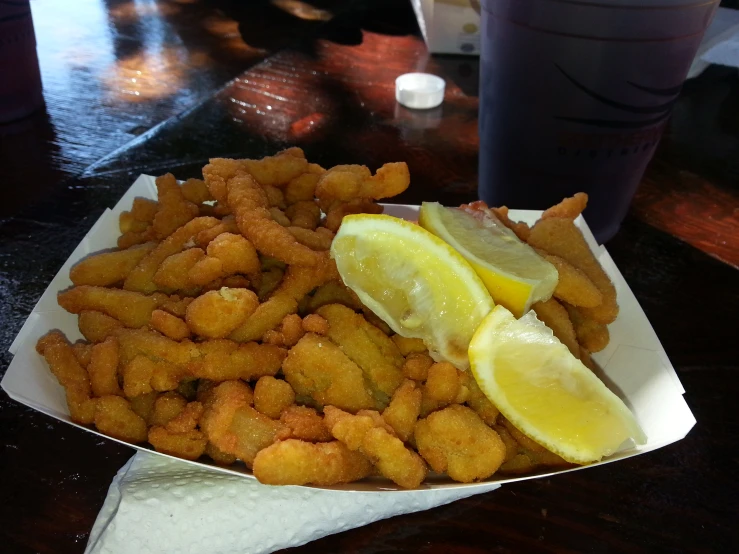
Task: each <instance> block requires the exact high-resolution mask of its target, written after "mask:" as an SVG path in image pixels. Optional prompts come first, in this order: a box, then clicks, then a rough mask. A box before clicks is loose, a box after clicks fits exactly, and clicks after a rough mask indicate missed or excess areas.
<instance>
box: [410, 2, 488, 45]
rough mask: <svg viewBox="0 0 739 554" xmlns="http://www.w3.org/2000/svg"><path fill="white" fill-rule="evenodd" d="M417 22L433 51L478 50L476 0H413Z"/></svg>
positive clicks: (477, 9) (477, 4)
mask: <svg viewBox="0 0 739 554" xmlns="http://www.w3.org/2000/svg"><path fill="white" fill-rule="evenodd" d="M412 4H413V10H414V11H415V12H416V18H417V19H418V26H419V27H420V28H421V33H422V34H423V38H424V40H425V41H426V45H427V46H428V49H429V52H431V53H433V54H468V55H473V56H477V55H479V54H480V2H479V0H412Z"/></svg>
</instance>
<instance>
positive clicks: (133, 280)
mask: <svg viewBox="0 0 739 554" xmlns="http://www.w3.org/2000/svg"><path fill="white" fill-rule="evenodd" d="M219 223H220V221H219V220H218V219H216V218H214V217H196V218H195V219H192V220H190V221H188V222H187V223H185V224H184V225H183V226H182V227H180V228H179V229H177V230H176V231H174V232H173V233H172V234H171V235H169V236H168V237H167V238H166V239H164V240H163V241H162V242H161V243H160V244H159V245H158V246H157V247H156V248H155V249H154V250H152V251H151V252H150V253H149V254H148V255H147V256H146V257H144V258H143V259H142V260H141V261H140V262H139V264H138V265H137V266H136V267H135V268H134V270H133V271H131V273H129V275H128V277H126V280H125V282H124V283H123V288H124V289H126V290H130V291H136V292H143V293H147V294H151V293H152V292H154V291H156V290H157V285H156V283H154V275H155V274H156V272H157V269H159V266H160V265H161V264H162V262H164V260H166V259H167V258H168V257H169V256H171V255H173V254H177V253H178V252H181V251H182V250H184V249H185V248H186V245H188V244H191V243H193V241H194V239H195V237H196V236H197V234H198V233H200V232H201V231H203V230H205V229H210V228H211V227H215V226H216V225H218V224H219Z"/></svg>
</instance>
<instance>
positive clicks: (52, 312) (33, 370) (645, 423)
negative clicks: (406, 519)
mask: <svg viewBox="0 0 739 554" xmlns="http://www.w3.org/2000/svg"><path fill="white" fill-rule="evenodd" d="M137 196H143V197H146V198H156V188H155V185H154V178H153V177H150V176H148V175H142V176H140V177H139V178H138V179H137V180H136V182H135V183H134V184H133V185H132V186H131V188H130V189H129V190H128V191H127V192H126V194H125V195H124V196H123V198H121V200H120V201H119V202H118V204H116V206H115V207H114V208H113V209H112V210H106V211H105V213H103V215H102V216H100V219H99V220H98V221H97V222H96V223H95V225H93V227H92V229H91V230H90V232H89V233H88V234H87V235H86V236H85V238H84V239H83V240H82V242H81V243H80V244H79V246H78V247H77V248H76V249H75V251H74V252H73V253H72V255H71V256H70V257H69V259H68V260H67V261H66V263H65V264H64V266H62V268H61V269H60V270H59V273H58V274H57V275H56V277H54V279H53V280H52V282H51V284H50V285H49V287H48V288H47V289H46V291H45V292H44V294H43V295H42V296H41V299H40V300H39V301H38V304H36V307H35V308H34V309H33V311H32V312H31V315H30V316H29V317H28V320H26V323H25V324H24V325H23V328H22V329H21V331H20V332H19V333H18V336H17V337H16V338H15V340H14V341H13V344H12V345H11V346H10V352H11V353H12V354H13V355H14V357H13V361H12V362H11V363H10V366H9V367H8V370H7V372H6V373H5V377H4V378H3V380H2V387H3V389H4V390H5V392H7V393H8V395H9V396H10V397H11V398H13V399H15V400H17V401H18V402H21V403H22V404H25V405H26V406H30V407H31V408H34V409H36V410H39V411H41V412H43V413H45V414H48V415H50V416H52V417H55V418H57V419H59V420H61V421H66V422H67V423H69V424H71V425H75V426H77V427H79V428H80V429H84V430H86V431H89V432H91V433H96V434H98V435H100V436H103V437H105V435H102V434H100V433H97V431H94V430H92V429H89V428H87V427H83V426H80V425H77V424H75V423H72V421H71V420H70V418H69V412H68V410H67V404H66V400H65V396H64V390H63V389H62V387H61V386H60V385H59V383H58V382H57V381H56V378H55V377H54V376H53V375H52V374H51V372H50V371H49V369H48V367H47V365H46V362H45V361H44V359H43V358H42V357H41V356H40V355H39V354H37V353H36V350H35V345H36V341H37V340H38V339H39V338H40V337H41V336H43V335H45V334H46V333H48V332H49V331H50V330H52V329H60V330H61V331H63V332H64V333H65V334H66V335H67V337H68V338H69V339H70V340H71V341H73V342H74V341H75V340H77V339H79V338H81V335H80V333H79V330H78V328H77V316H76V315H73V314H69V313H67V312H65V311H64V310H62V309H61V308H60V307H59V306H58V305H57V302H56V296H57V293H58V292H59V291H61V290H64V289H66V288H68V287H69V286H71V284H72V283H71V281H70V280H69V269H70V268H71V267H72V266H73V265H74V264H75V263H76V262H77V261H78V260H80V259H81V258H83V257H85V256H87V255H88V254H90V253H92V252H96V251H98V250H103V249H106V248H114V247H115V245H116V240H117V237H118V235H119V231H118V216H119V215H120V213H121V212H122V211H125V210H128V209H130V207H131V204H132V202H133V199H134V198H135V197H137ZM385 213H387V214H389V215H394V216H397V217H403V218H406V219H411V220H415V219H416V218H417V214H418V207H417V206H404V205H393V204H388V205H386V207H385ZM540 214H541V212H538V211H529V210H511V212H510V217H511V218H512V219H515V220H519V221H526V222H528V223H533V222H534V221H536V220H537V219H538V218H539V215H540ZM576 223H577V224H578V225H579V226H580V228H581V229H582V230H583V234H584V235H585V238H586V239H587V241H588V243H589V244H590V247H591V248H592V249H593V251H594V252H595V253H596V254H597V256H598V259H599V260H600V263H601V264H602V265H603V268H604V269H605V271H606V272H607V273H608V275H609V276H610V278H611V279H612V280H613V282H614V284H615V286H616V291H617V294H618V303H619V305H620V314H619V316H618V319H617V320H616V321H615V322H614V323H613V324H611V325H610V326H609V330H610V334H611V341H610V343H609V345H608V347H607V348H606V349H605V350H603V351H602V352H599V353H597V354H595V355H594V356H593V358H594V360H595V361H596V363H598V364H599V365H600V367H601V368H602V378H603V379H604V381H605V382H606V384H607V385H608V386H609V387H611V389H612V390H613V391H614V392H615V393H616V394H618V395H619V396H620V397H621V398H622V399H623V400H624V401H625V402H626V404H627V405H628V406H629V407H630V408H631V409H632V410H633V411H634V413H635V415H636V417H637V419H638V421H639V423H640V425H641V427H642V429H644V432H645V433H646V434H647V439H648V440H647V443H646V444H645V445H643V446H640V447H630V448H629V447H628V445H627V447H626V448H625V449H623V450H621V451H619V452H617V453H616V454H613V455H612V456H609V457H608V458H606V459H604V460H603V461H602V462H599V463H597V464H591V466H596V465H601V464H605V463H609V462H612V461H616V460H620V459H623V458H628V457H631V456H636V455H638V454H643V453H645V452H649V451H651V450H655V449H657V448H660V447H662V446H665V445H668V444H670V443H673V442H676V441H678V440H680V439H682V438H683V437H684V436H685V435H687V434H688V431H690V429H691V428H692V427H693V425H695V418H694V417H693V414H692V413H691V412H690V409H689V408H688V405H687V404H686V403H685V400H683V393H684V392H685V391H684V389H683V388H682V385H681V384H680V380H679V379H678V377H677V374H676V373H675V370H674V369H673V367H672V364H670V361H669V360H668V359H667V355H666V354H665V351H664V349H663V348H662V345H661V344H660V342H659V340H658V339H657V336H656V334H655V333H654V330H653V329H652V326H651V325H650V324H649V321H648V320H647V317H646V316H645V315H644V312H643V311H642V309H641V307H640V306H639V304H638V302H637V301H636V298H635V297H634V295H633V293H632V292H631V290H630V289H629V287H628V285H627V284H626V281H624V279H623V277H622V276H621V273H620V272H619V271H618V269H617V268H616V265H615V264H614V263H613V260H612V259H611V257H610V256H609V255H608V252H606V250H605V248H603V247H602V246H598V245H597V243H596V242H595V239H594V238H593V235H592V234H591V233H590V230H589V229H588V227H587V225H586V224H585V222H584V221H583V220H582V218H579V219H578V220H577V222H576ZM106 438H108V439H109V440H116V439H112V438H110V437H106ZM118 442H121V441H118ZM122 444H127V443H122ZM129 446H131V447H132V448H137V449H139V450H146V449H145V448H143V447H138V446H132V445H129ZM160 455H162V456H166V454H160ZM168 457H171V456H168ZM188 463H193V464H197V465H200V466H209V467H212V469H214V470H216V471H224V472H228V473H234V474H237V475H243V476H244V477H248V478H251V479H253V478H254V477H253V476H252V475H251V473H250V472H249V470H247V469H246V468H245V467H244V466H234V467H230V468H223V467H220V466H216V465H209V464H208V463H207V462H188ZM591 466H584V467H577V468H574V469H567V470H561V471H553V472H549V473H540V474H536V475H529V476H525V477H517V478H500V477H495V476H494V477H493V478H491V479H490V480H489V481H488V482H497V483H501V484H502V483H510V482H514V481H521V480H523V479H531V478H534V477H541V476H542V475H553V474H556V473H565V472H568V471H577V470H581V469H585V468H587V467H591ZM423 486H424V488H426V489H439V488H448V487H478V486H481V484H479V483H471V484H460V483H454V482H453V481H451V480H449V479H448V478H446V477H443V476H436V477H434V476H431V477H430V478H429V480H428V482H427V483H426V484H425V485H423ZM327 488H331V489H335V490H345V491H388V490H396V489H397V487H395V486H394V485H393V484H392V483H390V482H389V481H386V480H383V479H379V478H378V479H368V480H365V481H361V482H358V483H351V484H348V485H343V486H337V487H327Z"/></svg>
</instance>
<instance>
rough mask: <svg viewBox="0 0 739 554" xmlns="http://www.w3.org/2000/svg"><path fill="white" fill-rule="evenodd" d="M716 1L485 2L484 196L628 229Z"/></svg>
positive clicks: (606, 229)
mask: <svg viewBox="0 0 739 554" xmlns="http://www.w3.org/2000/svg"><path fill="white" fill-rule="evenodd" d="M718 4H719V1H718V0H482V13H481V19H482V44H481V55H480V119H479V131H480V165H479V184H478V189H479V195H480V198H481V199H482V200H485V201H486V202H487V203H488V204H490V205H495V206H500V205H507V206H508V207H510V208H532V209H543V208H546V207H548V206H550V205H552V204H555V203H557V202H559V201H560V200H561V199H562V198H563V197H565V196H570V195H572V194H574V193H575V192H580V191H582V192H586V193H588V194H589V195H590V202H589V205H588V208H587V210H586V211H585V214H584V216H585V219H586V220H587V221H588V224H589V225H590V227H591V229H592V230H593V232H594V234H595V236H596V238H597V239H598V240H599V241H600V242H604V241H606V240H608V239H610V238H611V237H612V236H613V235H614V234H615V233H616V232H617V231H618V229H619V226H620V224H621V221H622V220H623V218H624V216H625V215H626V212H627V210H628V207H629V203H630V202H631V198H632V197H633V195H634V193H635V191H636V189H637V187H638V185H639V182H640V180H641V178H642V176H643V174H644V171H645V169H646V166H647V163H648V162H649V160H650V159H651V158H652V156H653V154H654V152H655V149H656V147H657V144H658V142H659V139H660V137H661V136H662V132H663V130H664V128H665V126H666V125H667V122H668V119H669V116H670V113H671V110H672V106H673V105H674V103H675V101H676V99H677V97H678V94H679V93H680V89H681V87H682V84H683V82H684V81H685V78H686V76H687V74H688V70H689V68H690V65H691V63H692V61H693V58H694V56H695V53H696V51H697V49H698V46H699V44H700V42H701V38H702V37H703V33H704V31H705V30H706V28H707V27H708V25H709V24H710V22H711V19H712V17H713V14H714V12H715V10H716V8H717V7H718Z"/></svg>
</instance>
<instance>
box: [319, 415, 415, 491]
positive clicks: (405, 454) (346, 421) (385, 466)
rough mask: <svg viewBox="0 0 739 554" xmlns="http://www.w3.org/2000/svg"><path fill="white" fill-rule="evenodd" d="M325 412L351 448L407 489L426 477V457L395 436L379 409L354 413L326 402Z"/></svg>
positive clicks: (333, 431) (331, 427) (333, 430)
mask: <svg viewBox="0 0 739 554" xmlns="http://www.w3.org/2000/svg"><path fill="white" fill-rule="evenodd" d="M324 414H325V421H326V425H327V426H328V428H329V430H330V431H331V434H332V435H333V436H334V437H335V438H336V439H338V440H339V441H341V442H342V443H343V444H344V445H346V447H347V448H348V449H349V450H353V451H356V452H360V453H361V454H363V455H364V456H366V457H367V458H369V460H370V461H372V463H373V464H374V465H375V467H377V469H378V470H379V472H380V473H381V474H382V475H383V476H384V477H387V478H388V479H390V480H391V481H393V482H394V483H396V484H397V485H399V486H401V487H403V488H406V489H415V488H417V487H418V486H419V485H420V484H421V483H422V482H423V480H424V479H425V478H426V473H427V468H426V464H425V463H424V461H423V459H421V457H420V456H419V455H418V454H417V453H415V452H414V451H413V450H411V449H410V448H407V447H406V446H405V445H404V444H403V441H402V440H400V439H399V438H398V437H396V436H395V433H394V431H393V430H392V428H391V427H389V426H387V425H386V424H385V423H384V421H383V420H382V417H381V416H380V415H379V414H378V413H377V412H370V413H367V414H358V415H352V414H349V413H347V412H344V411H342V410H340V409H338V408H334V407H333V406H326V408H325V409H324Z"/></svg>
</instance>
